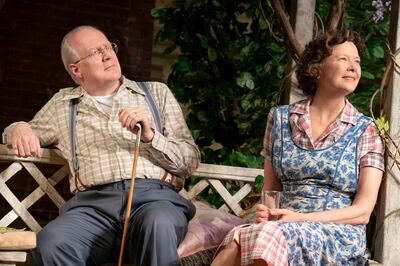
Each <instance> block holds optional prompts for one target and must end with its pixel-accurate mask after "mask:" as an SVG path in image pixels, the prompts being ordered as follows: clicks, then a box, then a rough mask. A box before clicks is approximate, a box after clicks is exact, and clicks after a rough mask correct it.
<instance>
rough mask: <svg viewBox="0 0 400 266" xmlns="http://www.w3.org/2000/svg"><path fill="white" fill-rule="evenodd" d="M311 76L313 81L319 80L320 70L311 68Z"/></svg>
mask: <svg viewBox="0 0 400 266" xmlns="http://www.w3.org/2000/svg"><path fill="white" fill-rule="evenodd" d="M310 72H311V75H312V76H313V78H314V79H315V80H319V78H320V74H321V69H320V68H319V67H313V68H311V71H310Z"/></svg>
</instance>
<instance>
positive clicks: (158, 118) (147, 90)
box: [136, 81, 164, 135]
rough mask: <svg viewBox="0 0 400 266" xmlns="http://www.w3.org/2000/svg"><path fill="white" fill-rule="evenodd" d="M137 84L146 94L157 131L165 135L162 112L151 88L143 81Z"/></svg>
mask: <svg viewBox="0 0 400 266" xmlns="http://www.w3.org/2000/svg"><path fill="white" fill-rule="evenodd" d="M136 83H137V84H138V85H139V87H140V88H141V89H142V90H143V91H144V92H145V93H146V101H147V104H148V105H149V107H150V110H151V113H152V115H153V118H154V121H155V123H156V128H157V131H158V132H160V133H161V134H163V135H164V128H163V123H162V120H161V114H160V110H159V108H158V106H157V103H156V100H155V98H154V94H153V93H152V92H151V90H150V88H149V86H148V85H147V82H145V81H142V82H136Z"/></svg>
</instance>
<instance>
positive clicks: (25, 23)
mask: <svg viewBox="0 0 400 266" xmlns="http://www.w3.org/2000/svg"><path fill="white" fill-rule="evenodd" d="M1 3H4V4H3V5H0V89H1V92H0V103H1V104H0V131H1V132H2V131H3V129H4V128H5V127H6V126H7V125H8V124H10V123H12V122H14V121H20V120H24V121H29V120H30V119H31V118H32V117H33V116H34V114H35V113H36V112H37V111H38V110H39V109H40V108H41V107H42V106H43V105H44V103H45V102H47V101H48V99H50V97H51V96H52V95H53V94H54V93H55V92H57V91H58V90H59V89H60V88H63V87H67V86H72V85H73V82H72V80H71V79H70V78H69V76H68V74H67V73H66V71H65V70H64V67H63V65H62V63H61V57H60V52H59V50H60V48H59V47H60V43H61V40H62V38H63V36H64V35H65V34H66V33H67V32H68V31H69V30H71V29H72V28H74V27H76V26H79V25H94V26H97V27H99V28H100V29H101V30H103V31H104V32H105V33H106V34H107V35H108V37H109V39H110V40H111V41H112V42H115V43H117V44H118V46H119V53H118V57H119V59H120V63H121V66H122V71H123V73H124V75H125V76H127V77H129V78H132V79H136V80H144V79H149V77H150V66H151V53H152V47H153V39H152V38H153V19H152V17H151V16H150V10H151V8H153V6H154V0H147V1H146V0H97V1H95V0H57V1H53V0H36V1H27V0H26V1H23V0H5V1H1ZM0 168H1V169H0V170H2V169H3V167H1V165H0ZM21 175H23V176H21V178H17V179H18V180H19V181H14V183H13V184H12V186H13V187H14V189H15V190H16V193H17V194H18V196H19V198H20V199H23V197H24V196H26V194H27V193H29V192H30V191H32V187H34V186H36V184H35V181H33V180H31V179H30V178H25V177H24V176H25V174H23V173H21ZM59 189H61V190H68V185H67V184H66V183H65V182H64V185H61V186H59ZM63 192H64V191H63ZM6 205H7V203H5V202H4V200H3V199H0V206H1V207H5V206H6ZM48 206H49V204H48V200H42V201H41V202H39V203H38V204H35V206H33V207H32V209H33V210H31V209H30V211H31V212H35V211H36V212H38V213H46V214H45V215H44V216H45V217H43V219H44V220H46V217H47V215H49V217H50V218H51V217H52V216H54V215H55V211H54V208H51V209H49V208H48ZM5 208H6V207H5ZM6 209H7V208H6ZM0 215H1V213H0Z"/></svg>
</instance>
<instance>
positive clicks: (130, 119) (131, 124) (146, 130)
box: [118, 107, 154, 142]
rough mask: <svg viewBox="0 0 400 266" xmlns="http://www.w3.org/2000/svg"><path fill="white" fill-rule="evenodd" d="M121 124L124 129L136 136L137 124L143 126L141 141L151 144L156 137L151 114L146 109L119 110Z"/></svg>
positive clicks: (130, 108)
mask: <svg viewBox="0 0 400 266" xmlns="http://www.w3.org/2000/svg"><path fill="white" fill-rule="evenodd" d="M118 116H119V122H120V123H121V126H122V127H123V128H126V129H128V130H129V131H131V132H132V133H134V134H137V131H138V129H137V127H136V124H137V123H140V125H141V126H142V135H141V136H140V139H141V141H143V142H150V141H152V140H153V137H154V129H152V127H151V123H150V119H149V114H148V113H147V110H146V108H143V107H128V108H123V109H120V110H119V114H118Z"/></svg>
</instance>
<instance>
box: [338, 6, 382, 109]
mask: <svg viewBox="0 0 400 266" xmlns="http://www.w3.org/2000/svg"><path fill="white" fill-rule="evenodd" d="M375 10H376V9H375V8H374V7H373V6H372V1H370V0H362V1H347V4H346V12H345V15H344V23H343V27H344V28H351V29H354V30H356V31H358V32H360V33H361V34H362V35H363V36H364V38H365V42H366V46H367V49H366V52H365V54H364V57H363V58H362V61H361V68H362V78H361V80H360V84H359V85H358V87H357V90H356V91H355V93H353V94H352V95H350V96H349V99H350V101H351V102H352V103H353V104H354V105H355V106H356V107H357V109H358V110H359V111H361V112H363V113H364V114H366V115H368V114H369V100H370V98H371V96H372V94H373V93H374V92H375V91H376V90H377V89H378V88H379V84H380V82H381V80H382V77H383V73H384V71H385V67H386V58H387V48H386V43H387V42H388V37H389V16H386V17H385V19H384V20H383V21H382V22H378V23H375V22H374V21H373V19H372V17H373V14H374V12H375ZM378 115H379V113H378Z"/></svg>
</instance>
